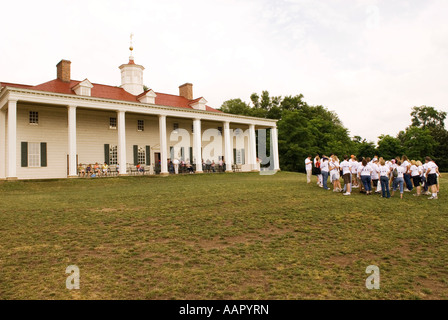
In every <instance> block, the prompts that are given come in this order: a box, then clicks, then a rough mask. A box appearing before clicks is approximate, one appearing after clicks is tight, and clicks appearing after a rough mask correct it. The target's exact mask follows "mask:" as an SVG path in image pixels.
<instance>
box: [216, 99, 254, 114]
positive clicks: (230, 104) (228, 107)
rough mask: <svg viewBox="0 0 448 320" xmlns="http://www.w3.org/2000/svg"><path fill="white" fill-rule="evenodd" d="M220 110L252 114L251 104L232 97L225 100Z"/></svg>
mask: <svg viewBox="0 0 448 320" xmlns="http://www.w3.org/2000/svg"><path fill="white" fill-rule="evenodd" d="M220 110H221V111H222V112H226V113H232V114H240V115H245V116H250V115H252V109H251V108H250V106H249V105H248V104H247V103H245V102H244V101H242V100H241V99H231V100H227V101H225V102H224V103H223V104H222V106H221V108H220Z"/></svg>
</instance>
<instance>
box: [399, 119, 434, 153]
mask: <svg viewBox="0 0 448 320" xmlns="http://www.w3.org/2000/svg"><path fill="white" fill-rule="evenodd" d="M398 139H399V140H400V142H401V143H402V144H403V146H404V150H405V153H406V155H407V156H408V158H410V159H414V160H423V158H424V157H425V156H431V157H432V156H433V154H434V148H435V147H436V145H437V143H436V141H435V140H434V138H433V137H432V136H431V132H430V131H429V129H427V128H419V127H414V126H410V127H408V128H406V131H400V132H399V133H398Z"/></svg>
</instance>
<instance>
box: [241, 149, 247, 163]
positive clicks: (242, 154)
mask: <svg viewBox="0 0 448 320" xmlns="http://www.w3.org/2000/svg"><path fill="white" fill-rule="evenodd" d="M241 164H246V158H245V156H244V149H241Z"/></svg>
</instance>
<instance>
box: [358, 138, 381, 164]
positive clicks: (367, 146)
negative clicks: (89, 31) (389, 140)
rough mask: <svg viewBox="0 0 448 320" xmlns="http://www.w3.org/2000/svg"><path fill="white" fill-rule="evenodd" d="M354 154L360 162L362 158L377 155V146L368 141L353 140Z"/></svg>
mask: <svg viewBox="0 0 448 320" xmlns="http://www.w3.org/2000/svg"><path fill="white" fill-rule="evenodd" d="M352 142H353V150H354V154H355V155H356V156H357V158H358V160H361V159H362V158H367V157H372V156H373V155H375V154H376V148H375V144H374V143H373V142H372V141H367V140H366V139H362V140H361V141H360V139H358V137H356V139H354V140H352Z"/></svg>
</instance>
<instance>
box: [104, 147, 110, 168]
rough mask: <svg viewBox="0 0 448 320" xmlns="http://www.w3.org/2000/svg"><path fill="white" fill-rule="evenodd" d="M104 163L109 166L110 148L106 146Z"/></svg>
mask: <svg viewBox="0 0 448 320" xmlns="http://www.w3.org/2000/svg"><path fill="white" fill-rule="evenodd" d="M104 162H106V163H107V164H110V163H109V162H110V147H109V145H108V144H105V145H104Z"/></svg>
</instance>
